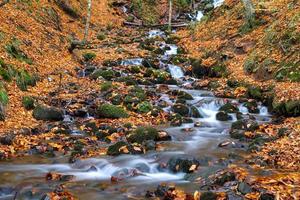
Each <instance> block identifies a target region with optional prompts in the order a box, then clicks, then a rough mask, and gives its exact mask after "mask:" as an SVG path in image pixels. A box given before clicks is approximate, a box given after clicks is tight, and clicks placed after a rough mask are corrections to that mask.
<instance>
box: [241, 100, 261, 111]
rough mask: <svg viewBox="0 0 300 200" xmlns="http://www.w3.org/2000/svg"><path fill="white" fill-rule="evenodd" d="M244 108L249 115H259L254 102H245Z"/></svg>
mask: <svg viewBox="0 0 300 200" xmlns="http://www.w3.org/2000/svg"><path fill="white" fill-rule="evenodd" d="M244 106H245V107H246V108H247V109H248V111H249V113H259V109H258V107H257V106H258V105H257V102H256V101H247V102H246V103H245V104H244Z"/></svg>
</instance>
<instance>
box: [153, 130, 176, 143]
mask: <svg viewBox="0 0 300 200" xmlns="http://www.w3.org/2000/svg"><path fill="white" fill-rule="evenodd" d="M171 139H172V138H171V136H170V135H169V133H167V132H166V131H158V136H157V138H156V139H155V140H156V141H168V140H171Z"/></svg>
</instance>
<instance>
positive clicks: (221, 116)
mask: <svg viewBox="0 0 300 200" xmlns="http://www.w3.org/2000/svg"><path fill="white" fill-rule="evenodd" d="M216 119H217V120H219V121H228V120H232V117H231V116H230V115H229V114H228V113H226V112H225V111H220V112H218V113H217V114H216Z"/></svg>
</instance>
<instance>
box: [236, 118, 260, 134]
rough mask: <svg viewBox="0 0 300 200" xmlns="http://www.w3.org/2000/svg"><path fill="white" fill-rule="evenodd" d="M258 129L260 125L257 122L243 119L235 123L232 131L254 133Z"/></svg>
mask: <svg viewBox="0 0 300 200" xmlns="http://www.w3.org/2000/svg"><path fill="white" fill-rule="evenodd" d="M257 128H258V123H257V122H256V121H255V120H251V119H243V120H237V121H236V122H233V123H232V125H231V129H238V130H245V131H254V130H256V129H257Z"/></svg>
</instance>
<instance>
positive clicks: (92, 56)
mask: <svg viewBox="0 0 300 200" xmlns="http://www.w3.org/2000/svg"><path fill="white" fill-rule="evenodd" d="M82 57H83V60H84V61H85V62H89V61H92V60H94V59H95V58H96V54H95V53H92V52H88V53H84V54H83V55H82Z"/></svg>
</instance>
